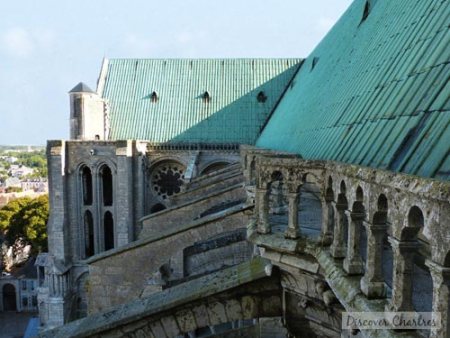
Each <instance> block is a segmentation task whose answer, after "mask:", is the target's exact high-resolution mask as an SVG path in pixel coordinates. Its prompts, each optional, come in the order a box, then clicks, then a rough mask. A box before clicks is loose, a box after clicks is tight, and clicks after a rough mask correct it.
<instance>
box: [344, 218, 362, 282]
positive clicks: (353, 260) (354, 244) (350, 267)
mask: <svg viewBox="0 0 450 338" xmlns="http://www.w3.org/2000/svg"><path fill="white" fill-rule="evenodd" d="M364 217H365V214H364V213H355V212H352V213H351V214H350V223H349V225H348V240H347V256H346V257H345V259H344V271H345V272H346V273H347V274H349V275H362V274H363V273H364V262H363V260H362V258H361V252H360V247H359V245H360V240H361V226H362V223H363V221H364Z"/></svg>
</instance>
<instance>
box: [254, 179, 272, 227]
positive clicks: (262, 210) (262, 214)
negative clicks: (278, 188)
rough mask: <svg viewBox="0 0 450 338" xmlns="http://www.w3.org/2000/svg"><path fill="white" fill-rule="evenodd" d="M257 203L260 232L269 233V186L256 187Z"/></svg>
mask: <svg viewBox="0 0 450 338" xmlns="http://www.w3.org/2000/svg"><path fill="white" fill-rule="evenodd" d="M256 203H257V205H258V208H257V209H258V232H259V233H260V234H269V233H270V232H271V229H270V223H269V190H268V189H267V188H257V189H256Z"/></svg>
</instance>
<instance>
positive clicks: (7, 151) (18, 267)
mask: <svg viewBox="0 0 450 338" xmlns="http://www.w3.org/2000/svg"><path fill="white" fill-rule="evenodd" d="M47 219H48V180H47V160H46V155H45V148H44V147H42V146H1V145H0V273H1V276H0V289H1V290H2V292H3V297H2V302H1V305H2V310H3V311H8V310H9V311H11V310H12V311H18V312H22V311H23V312H35V311H37V287H38V285H39V278H38V274H37V268H36V260H37V258H38V256H39V254H40V253H41V252H42V251H46V250H47V234H46V222H47ZM40 256H41V258H40V259H41V260H42V259H43V258H42V257H44V258H45V254H41V255H40ZM43 276H44V275H43V273H42V274H41V276H40V277H41V280H40V283H42V278H43ZM24 318H27V317H24Z"/></svg>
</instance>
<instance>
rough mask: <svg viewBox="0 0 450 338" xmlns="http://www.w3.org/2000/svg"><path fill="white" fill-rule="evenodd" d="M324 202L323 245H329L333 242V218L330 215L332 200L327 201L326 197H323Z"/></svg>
mask: <svg viewBox="0 0 450 338" xmlns="http://www.w3.org/2000/svg"><path fill="white" fill-rule="evenodd" d="M321 202H322V230H321V237H322V245H323V246H329V245H330V244H331V243H333V227H332V223H333V219H332V215H330V208H332V205H331V201H327V200H326V199H325V198H322V199H321Z"/></svg>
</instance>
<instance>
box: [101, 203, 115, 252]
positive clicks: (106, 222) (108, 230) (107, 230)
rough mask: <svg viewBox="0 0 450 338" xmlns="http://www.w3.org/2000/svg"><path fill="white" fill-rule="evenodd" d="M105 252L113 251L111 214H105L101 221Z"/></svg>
mask: <svg viewBox="0 0 450 338" xmlns="http://www.w3.org/2000/svg"><path fill="white" fill-rule="evenodd" d="M103 230H104V239H105V250H111V249H114V219H113V215H112V214H111V212H109V211H107V212H105V217H104V219H103Z"/></svg>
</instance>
